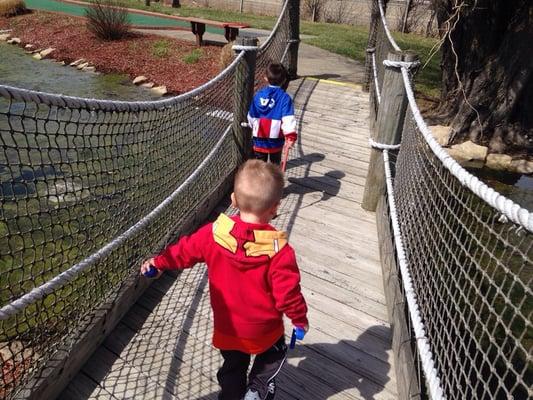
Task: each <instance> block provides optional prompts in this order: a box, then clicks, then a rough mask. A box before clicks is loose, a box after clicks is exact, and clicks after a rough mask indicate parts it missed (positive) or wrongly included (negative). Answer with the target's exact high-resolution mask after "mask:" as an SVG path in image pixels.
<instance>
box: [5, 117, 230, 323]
mask: <svg viewBox="0 0 533 400" xmlns="http://www.w3.org/2000/svg"><path fill="white" fill-rule="evenodd" d="M230 131H231V126H229V127H228V128H226V131H225V132H224V134H223V135H222V136H221V138H220V139H219V140H218V142H217V144H216V145H215V147H213V149H212V150H211V151H210V152H209V154H208V155H207V157H206V158H205V159H204V160H203V161H202V162H201V163H200V165H198V167H197V168H196V170H195V171H194V172H193V173H192V174H191V175H189V177H188V178H187V179H185V180H184V181H183V182H182V184H181V185H180V186H178V188H177V189H176V190H174V192H172V193H171V194H170V196H168V197H167V198H166V199H165V200H163V201H162V202H161V203H160V204H159V205H158V206H157V207H156V208H154V209H153V210H152V211H151V212H150V213H149V214H148V215H146V216H145V217H143V218H142V219H140V220H139V221H138V222H137V223H135V225H133V226H131V227H130V228H129V229H128V230H126V231H125V232H124V233H122V234H121V235H119V236H117V237H116V238H115V239H113V240H112V241H111V242H109V243H108V244H106V245H105V246H104V247H102V248H101V249H100V250H98V251H97V252H95V253H93V254H91V255H90V256H89V257H87V258H85V259H84V260H82V261H80V262H79V263H77V264H76V265H74V266H72V267H70V268H69V269H67V270H66V271H64V272H62V273H61V274H59V275H57V276H56V277H54V278H53V279H51V280H49V281H48V282H45V283H43V284H42V285H41V286H38V287H36V288H34V289H32V290H31V291H30V292H28V293H26V294H25V295H23V296H22V297H20V298H18V299H17V300H14V301H13V302H11V303H10V304H7V305H5V306H3V307H2V308H1V309H0V321H2V320H5V319H8V318H9V317H11V316H13V315H15V314H16V313H17V312H19V311H21V310H23V309H24V308H25V307H27V306H28V305H30V304H32V303H35V302H36V301H38V300H40V299H42V298H43V297H45V296H46V295H48V294H50V293H52V292H53V291H54V290H56V289H58V288H60V287H61V286H63V285H65V284H66V283H68V282H70V281H71V280H73V279H74V278H75V277H76V276H77V275H78V274H80V273H81V272H83V271H84V270H85V269H87V268H89V267H90V266H92V265H93V264H95V263H96V262H98V261H100V260H101V259H102V258H103V257H105V256H107V255H108V254H109V253H111V252H112V251H113V250H115V249H116V248H117V247H119V246H120V245H122V244H123V243H124V242H125V241H126V240H127V239H129V238H130V237H131V236H133V235H134V234H135V233H137V232H139V231H140V230H141V229H143V228H144V227H146V226H147V225H148V224H149V223H150V222H152V220H153V219H154V218H155V217H157V216H158V215H159V214H160V213H161V212H162V211H163V210H164V209H165V208H166V207H167V206H168V205H169V204H170V203H171V202H173V201H174V200H175V199H176V197H177V196H178V195H179V194H180V193H181V192H182V191H183V189H184V188H185V187H187V186H188V185H189V183H191V182H192V181H193V180H194V179H196V177H197V176H198V174H199V173H200V171H201V170H202V169H203V168H204V167H205V165H206V164H207V163H208V162H209V161H210V160H211V159H212V158H213V156H214V155H215V154H216V153H217V151H218V149H219V148H220V147H221V146H222V143H223V142H224V140H225V139H226V137H227V136H228V133H229V132H230Z"/></svg>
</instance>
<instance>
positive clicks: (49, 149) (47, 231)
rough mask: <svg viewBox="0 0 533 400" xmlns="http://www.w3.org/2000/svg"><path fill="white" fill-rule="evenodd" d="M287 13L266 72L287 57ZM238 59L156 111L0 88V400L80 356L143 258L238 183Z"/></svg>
mask: <svg viewBox="0 0 533 400" xmlns="http://www.w3.org/2000/svg"><path fill="white" fill-rule="evenodd" d="M286 9H287V7H286V5H285V7H284V8H283V10H282V11H283V12H282V14H281V15H280V18H279V22H278V24H277V26H276V29H275V30H274V31H273V33H272V34H271V36H270V37H269V39H268V41H267V42H266V43H265V44H264V45H263V46H262V47H261V49H260V55H259V58H258V66H261V68H264V67H266V64H265V63H267V62H269V61H271V60H272V61H276V60H281V58H282V56H283V53H284V52H285V48H283V46H288V44H287V37H288V33H287V32H285V30H287V29H288V28H289V24H288V22H287V21H288V16H287V15H286V14H287V12H286ZM243 55H244V52H242V53H240V55H239V56H238V57H236V59H235V60H234V62H233V63H232V64H231V65H230V66H229V67H228V68H226V69H225V70H224V71H223V72H221V73H220V74H219V75H218V76H217V77H216V78H214V79H213V80H211V81H210V82H208V83H207V84H205V85H202V86H201V87H199V88H197V89H194V90H193V91H191V92H189V93H186V94H183V95H180V96H177V97H172V98H167V99H162V100H158V101H151V102H122V101H109V100H94V99H81V98H75V97H69V96H62V95H53V94H47V93H40V92H35V91H30V90H24V89H19V88H14V87H8V86H4V85H0V198H1V200H2V203H1V219H0V250H1V259H0V307H1V308H0V360H1V363H2V368H1V370H0V398H7V399H9V398H14V397H16V396H17V395H18V394H19V393H20V391H21V390H22V388H23V387H26V389H27V386H28V385H30V386H31V382H33V381H34V380H35V379H38V378H39V377H40V376H42V374H43V371H44V370H45V369H46V366H47V364H48V363H49V362H51V361H53V360H56V359H57V357H56V356H57V355H58V353H59V352H64V351H69V349H72V348H73V347H74V346H75V345H76V343H77V341H78V340H79V339H80V338H81V337H82V335H83V333H84V332H85V331H86V329H87V328H88V327H89V326H90V325H91V323H92V322H93V321H94V318H95V317H96V315H95V311H96V310H97V309H101V307H102V306H103V305H105V304H110V303H112V302H113V301H115V300H116V297H117V295H118V293H120V290H121V288H122V287H123V286H124V285H125V282H127V281H128V279H131V278H132V277H133V276H135V274H137V273H138V266H139V263H140V261H141V260H142V258H143V257H145V256H146V255H147V254H151V253H153V252H155V251H157V250H158V249H159V248H161V247H162V246H164V245H165V244H166V243H168V242H169V241H170V240H172V239H174V238H175V237H176V235H177V234H178V233H179V232H180V229H181V226H182V224H183V223H184V221H185V220H188V219H190V218H191V216H194V214H195V213H196V212H198V207H199V205H200V204H202V202H203V201H204V200H205V199H206V198H207V197H209V196H210V194H212V192H213V191H214V190H215V189H216V188H217V187H219V186H220V185H221V184H222V183H223V182H225V181H226V179H227V178H228V177H229V176H230V175H231V174H232V173H233V171H234V170H235V168H236V167H237V165H238V163H239V162H240V151H239V150H238V148H237V145H236V143H235V141H234V139H233V135H232V123H233V109H234V104H235V101H234V95H235V86H236V85H238V84H239V82H236V80H238V79H240V78H239V76H240V75H237V73H236V71H237V70H238V68H239V65H240V63H242V62H243ZM266 60H268V61H266ZM243 85H244V83H243ZM30 390H31V387H30Z"/></svg>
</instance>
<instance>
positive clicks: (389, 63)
mask: <svg viewBox="0 0 533 400" xmlns="http://www.w3.org/2000/svg"><path fill="white" fill-rule="evenodd" d="M383 65H384V66H386V67H391V68H407V69H408V70H409V69H412V68H416V67H418V66H419V65H420V61H418V60H416V61H393V60H383Z"/></svg>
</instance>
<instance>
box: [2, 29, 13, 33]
mask: <svg viewBox="0 0 533 400" xmlns="http://www.w3.org/2000/svg"><path fill="white" fill-rule="evenodd" d="M12 31H13V29H0V34H3V33H9V32H12Z"/></svg>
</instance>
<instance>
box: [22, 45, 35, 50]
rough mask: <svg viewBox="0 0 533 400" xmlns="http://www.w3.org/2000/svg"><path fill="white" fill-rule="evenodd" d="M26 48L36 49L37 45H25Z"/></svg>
mask: <svg viewBox="0 0 533 400" xmlns="http://www.w3.org/2000/svg"><path fill="white" fill-rule="evenodd" d="M24 48H25V49H26V50H34V49H35V46H34V45H33V44H27V45H26V46H24Z"/></svg>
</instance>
